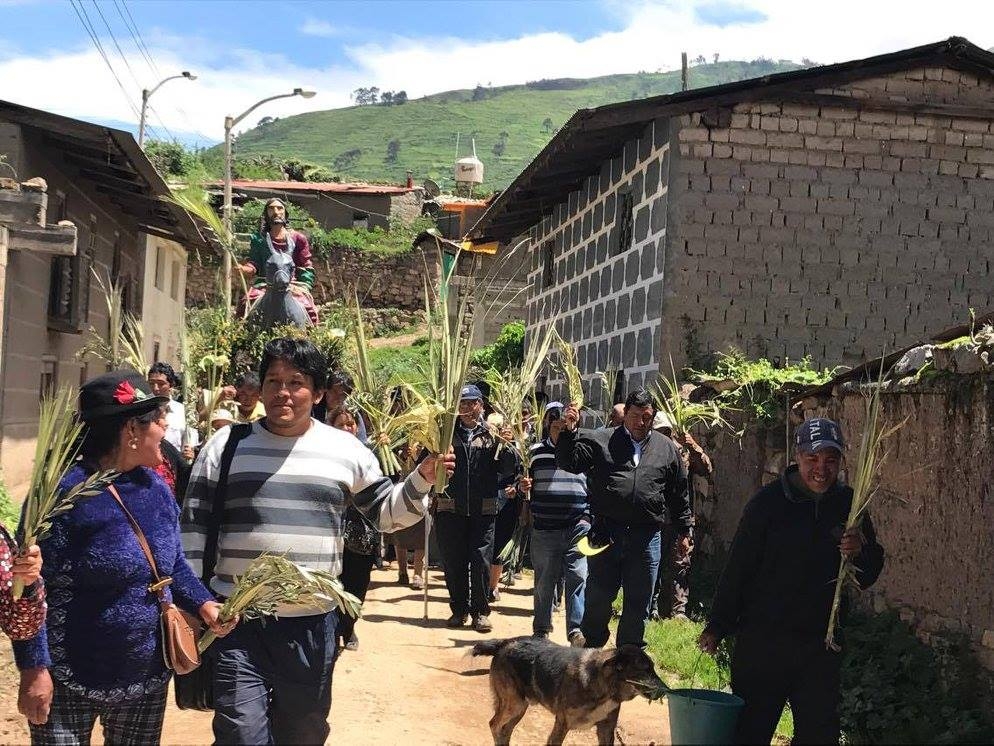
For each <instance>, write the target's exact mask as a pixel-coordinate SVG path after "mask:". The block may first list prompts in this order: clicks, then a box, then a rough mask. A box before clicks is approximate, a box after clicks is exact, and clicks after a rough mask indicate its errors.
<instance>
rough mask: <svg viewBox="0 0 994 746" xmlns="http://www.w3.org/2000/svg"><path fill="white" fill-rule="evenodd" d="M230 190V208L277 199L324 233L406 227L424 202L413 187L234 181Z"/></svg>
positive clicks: (217, 185)
mask: <svg viewBox="0 0 994 746" xmlns="http://www.w3.org/2000/svg"><path fill="white" fill-rule="evenodd" d="M212 186H213V187H214V188H217V189H220V188H221V187H222V186H223V185H222V183H221V182H215V183H214V184H213V185H212ZM231 188H232V203H233V204H234V205H240V204H243V203H245V202H246V201H248V200H251V199H262V200H265V199H269V198H270V197H279V198H281V199H285V200H290V201H291V202H294V203H295V204H298V205H300V206H301V207H303V208H304V209H305V210H307V211H308V212H309V213H310V214H311V215H312V216H314V219H315V220H317V221H318V222H319V223H321V225H322V226H324V228H325V229H326V230H331V229H333V228H373V227H375V226H378V227H380V228H389V227H390V221H391V220H394V219H396V220H401V221H403V222H406V223H409V222H410V221H412V220H414V219H415V218H417V217H418V216H419V215H420V214H421V204H422V202H423V200H424V189H423V188H422V187H420V186H413V184H408V185H407V186H391V185H388V184H345V183H339V182H335V181H329V182H310V181H242V180H236V181H233V182H232V183H231ZM213 193H214V192H213V191H212V194H213ZM218 194H220V192H218ZM218 204H220V203H218Z"/></svg>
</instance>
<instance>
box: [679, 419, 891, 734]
mask: <svg viewBox="0 0 994 746" xmlns="http://www.w3.org/2000/svg"><path fill="white" fill-rule="evenodd" d="M794 445H795V459H796V462H797V463H796V464H795V465H792V466H790V467H788V468H787V470H786V471H785V472H784V473H783V474H782V475H781V477H780V479H779V480H778V481H776V482H773V483H771V484H769V485H767V486H766V487H764V488H763V489H762V490H760V491H759V492H758V493H757V494H756V496H755V497H753V498H752V499H751V500H750V501H749V503H748V504H747V505H746V507H745V510H744V511H743V513H742V519H741V520H740V521H739V527H738V530H737V531H736V533H735V538H734V539H733V541H732V547H731V550H730V553H729V555H728V561H727V563H726V565H725V569H724V571H723V572H722V575H721V579H720V581H719V582H718V591H717V593H716V594H715V597H714V603H713V605H712V608H711V617H710V621H709V622H708V625H707V627H706V628H705V629H704V632H702V633H701V637H700V640H699V643H698V644H699V645H700V647H701V648H702V649H703V650H705V651H707V652H708V653H711V654H714V653H715V652H716V651H717V648H718V643H719V642H721V640H722V639H723V638H725V637H728V636H730V635H735V652H734V654H733V657H732V691H733V692H735V693H736V694H737V695H739V696H740V697H742V698H743V699H744V700H745V708H744V709H743V710H742V713H741V715H740V716H739V721H738V732H737V741H738V742H739V743H769V742H770V739H771V738H772V737H773V732H774V730H775V729H776V725H777V722H778V721H779V719H780V714H781V713H782V712H783V708H784V704H785V703H786V702H788V701H789V702H790V706H791V711H792V712H793V715H794V742H795V743H838V741H839V712H838V709H839V686H840V664H841V656H840V655H839V653H837V652H834V651H832V650H828V649H827V648H826V644H825V632H826V629H827V627H828V617H829V613H830V612H831V608H832V600H833V596H834V593H835V579H836V578H837V577H838V574H839V567H840V564H841V555H844V556H847V557H850V558H852V559H853V560H854V562H855V565H856V579H857V581H858V582H859V585H860V587H861V588H868V587H869V586H870V585H872V584H873V583H874V581H876V579H877V577H878V576H879V575H880V571H881V570H882V569H883V564H884V550H883V548H882V547H881V546H880V545H879V544H878V543H877V539H876V534H875V533H874V531H873V523H872V522H871V521H870V517H869V516H868V515H867V516H866V517H864V519H863V524H862V527H861V528H860V529H859V530H855V531H845V530H844V527H845V523H846V519H847V518H848V515H849V508H850V505H851V503H852V494H853V493H852V490H851V489H850V488H849V487H846V486H845V485H842V484H839V482H838V476H839V468H840V465H841V463H842V453H843V442H842V432H841V430H840V429H839V426H838V425H837V424H836V423H835V422H832V421H831V420H827V419H823V418H816V419H811V420H808V421H807V422H805V423H804V424H803V425H801V426H800V427H799V428H798V429H797V433H796V434H795V438H794ZM841 611H842V613H841V614H840V619H842V618H843V616H844V612H845V601H844V600H843V607H842V610H841Z"/></svg>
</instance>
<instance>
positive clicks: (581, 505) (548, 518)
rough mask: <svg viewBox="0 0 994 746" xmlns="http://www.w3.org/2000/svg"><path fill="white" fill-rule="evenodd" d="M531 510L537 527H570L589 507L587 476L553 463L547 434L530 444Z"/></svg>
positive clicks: (554, 461) (551, 528)
mask: <svg viewBox="0 0 994 746" xmlns="http://www.w3.org/2000/svg"><path fill="white" fill-rule="evenodd" d="M531 452H532V464H531V477H532V489H531V501H530V505H531V514H532V522H533V525H534V527H535V528H536V529H537V530H539V531H549V530H558V529H564V528H573V527H574V526H576V523H577V521H579V520H580V518H582V517H583V516H584V515H585V514H587V513H588V512H589V511H590V508H589V506H588V504H587V478H586V477H585V476H584V475H582V474H571V473H570V472H568V471H564V470H562V469H560V468H559V467H558V465H557V464H556V447H555V446H554V445H553V444H552V441H550V440H549V439H548V438H546V439H545V440H543V441H542V442H541V443H536V444H535V445H533V446H532V448H531Z"/></svg>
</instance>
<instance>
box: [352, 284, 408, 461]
mask: <svg viewBox="0 0 994 746" xmlns="http://www.w3.org/2000/svg"><path fill="white" fill-rule="evenodd" d="M352 299H353V308H352V312H353V319H352V322H353V323H352V333H353V338H354V341H355V365H354V366H352V374H353V380H354V381H355V391H353V393H352V394H351V396H350V397H349V401H350V403H351V405H352V406H354V407H355V408H357V409H360V410H362V412H363V413H364V414H365V415H366V419H367V420H368V421H369V444H370V446H371V447H372V449H373V452H374V453H375V454H376V457H377V459H378V460H379V462H380V468H381V469H382V470H383V473H384V474H386V475H387V476H393V475H395V474H397V473H398V472H399V471H400V463H399V462H398V461H397V455H396V453H395V449H397V448H398V447H399V446H400V445H402V444H403V442H404V433H403V429H402V427H401V420H400V418H399V417H398V416H397V408H396V407H395V403H394V401H393V399H392V397H391V395H390V389H389V388H388V387H387V385H386V383H385V382H383V381H380V380H378V379H377V377H376V375H375V374H374V372H373V368H372V366H371V365H370V363H369V354H368V345H367V343H366V331H365V328H364V326H363V323H362V309H361V308H360V306H359V296H358V295H356V294H355V293H353V295H352ZM400 391H401V395H402V396H403V395H404V393H403V392H404V389H403V388H401V389H400Z"/></svg>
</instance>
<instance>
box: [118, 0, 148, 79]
mask: <svg viewBox="0 0 994 746" xmlns="http://www.w3.org/2000/svg"><path fill="white" fill-rule="evenodd" d="M114 8H115V9H116V10H117V15H118V16H120V18H121V21H122V22H123V23H124V27H125V28H126V29H127V30H128V33H129V34H131V41H132V43H133V44H134V45H135V49H136V50H138V54H140V55H141V56H142V57H144V58H145V62H146V64H147V65H148V69H149V70H151V71H152V74H153V75H155V63H154V62H152V57H151V55H150V54H148V51H147V50H146V49H145V48H144V47H143V46H142V43H141V42H140V41H139V39H140V38H141V34H140V33H139V32H138V29H137V28H136V27H133V26H132V25H131V23H130V22H129V21H128V19H127V18H126V17H125V15H124V11H123V10H121V6H120V4H119V3H118V0H114Z"/></svg>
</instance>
